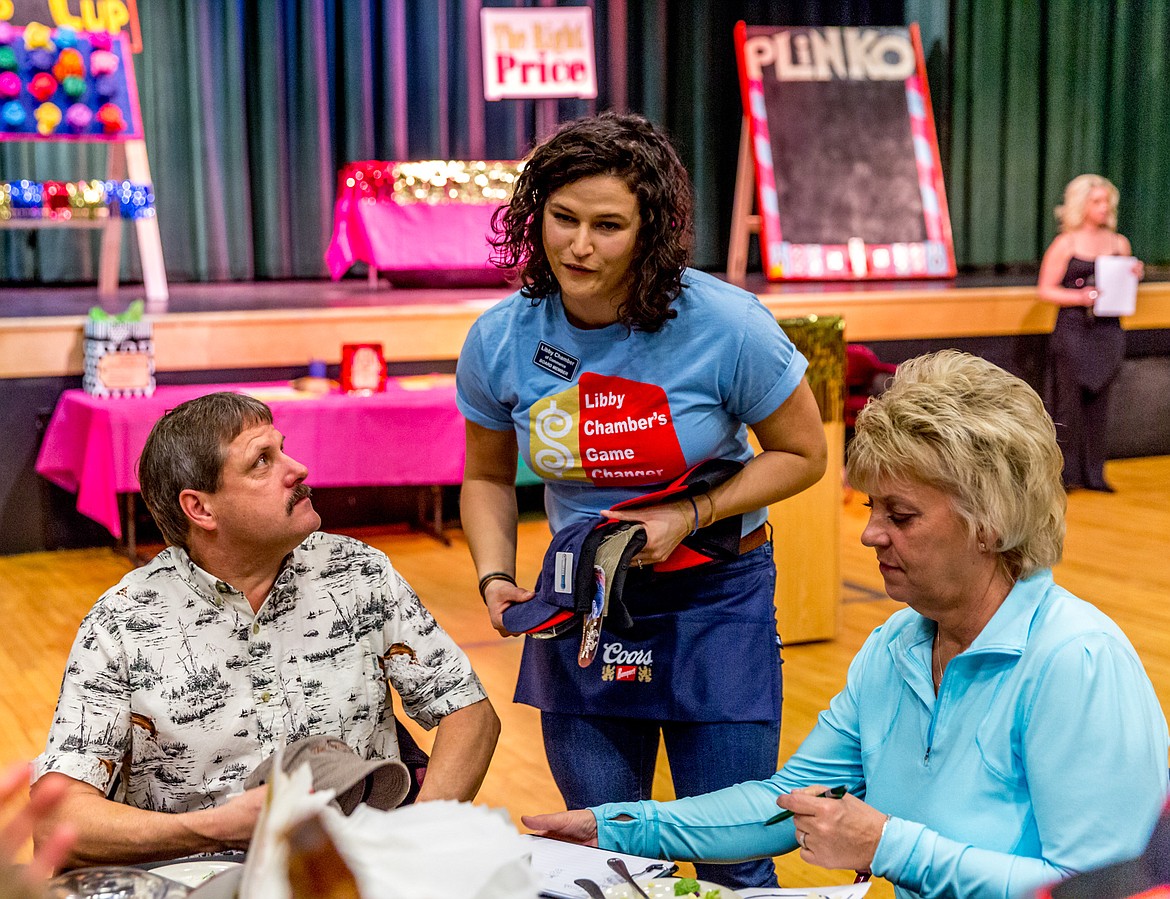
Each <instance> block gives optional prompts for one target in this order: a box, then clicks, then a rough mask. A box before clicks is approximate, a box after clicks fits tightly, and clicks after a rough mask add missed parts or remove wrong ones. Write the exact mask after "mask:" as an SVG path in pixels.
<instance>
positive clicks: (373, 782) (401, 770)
mask: <svg viewBox="0 0 1170 899" xmlns="http://www.w3.org/2000/svg"><path fill="white" fill-rule="evenodd" d="M276 755H277V754H276V753H274V754H273V755H271V756H269V757H268V758H267V759H265V760H264V761H263V762H261V763H260V767H258V768H257V769H256V770H255V771H253V772H252V773H251V775H249V777H248V779H247V780H246V781H244V787H245V788H246V789H251V788H252V787H259V786H261V785H263V784H266V783H268V780H269V778H270V777H271V776H272V765H273V762H274V760H275V758H276ZM306 763H307V764H308V766H309V769H310V770H311V771H312V772H313V789H314V790H333V791H334V793H335V799H334V801H335V802H336V803H337V805H338V806H339V807H340V808H341V810H342V812H344V813H345V814H347V815H348V814H351V813H352V812H353V810H354V809H355V808H357V807H358V806H359V805H360V804H361V803H363V802H364V803H366V804H367V805H370V806H372V807H374V808H379V809H392V808H397V807H398V806H399V805H401V804H402V800H403V799H405V798H406V794H407V793H409V792H410V772H409V771H408V770H407V768H406V765H404V764H403V763H402V762H401V761H400V760H399V759H368V760H367V759H363V758H361V757H360V756H358V754H357V753H356V752H354V751H353V749H351V748H350V746H349V744H348V743H346V742H345V741H344V740H339V739H338V738H336V737H325V736H315V737H305V738H304V739H301V740H297V741H295V742H293V743H289V744H288V745H287V746H285V747H284V753H283V756H282V760H281V765H280V767H281V770H282V771H284V772H286V773H288V772H291V771H295V770H296V769H297V768H299V767H300V766H301V765H303V764H306Z"/></svg>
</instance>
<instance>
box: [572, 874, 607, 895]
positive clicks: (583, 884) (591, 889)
mask: <svg viewBox="0 0 1170 899" xmlns="http://www.w3.org/2000/svg"><path fill="white" fill-rule="evenodd" d="M573 883H575V884H577V886H579V887H580V888H581V889H583V890H584V891H585V892H586V893H588V894H589V899H605V893H603V892H602V891H601V887H599V886H598V885H597V884H595V883H594V882H593V881H592V880H587V879H586V878H584V877H581V878H578V879H577V880H574V881H573Z"/></svg>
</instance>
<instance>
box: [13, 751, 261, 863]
mask: <svg viewBox="0 0 1170 899" xmlns="http://www.w3.org/2000/svg"><path fill="white" fill-rule="evenodd" d="M266 795H267V789H266V788H265V787H256V788H255V789H252V790H248V791H247V792H245V793H242V794H240V795H239V796H234V797H232V798H231V799H229V800H228V801H227V802H224V803H223V804H221V805H218V806H215V807H213V808H207V809H199V810H198V811H193V812H180V813H169V812H152V811H147V810H146V809H141V808H134V807H133V806H129V805H125V804H124V803H121V802H114V801H113V800H111V799H107V798H106V796H105V794H104V793H102V792H101V791H100V790H98V789H97V788H96V787H94V786H93V785H92V784H88V783H85V782H83V781H80V780H76V779H75V778H72V777H69V776H68V775H65V774H61V773H59V772H56V771H51V772H49V773H48V774H45V775H43V776H42V777H41V778H40V779H39V780H38V781H37V782H36V783H35V784H33V788H32V801H33V804H34V805H36V806H38V807H39V806H40V805H41V804H42V803H44V804H45V805H50V804H51V810H50V811H48V812H46V814H44V815H43V816H42V817H40V818H39V819H38V820H36V821H35V822H34V830H33V843H34V849H35V852H36V853H37V854H46V855H48V854H49V853H50V852H51V851H52V849H53V847H54V846H55V845H56V842H55V841H56V839H58V837H57V836H56V834H57V833H58V831H59V828H60V826H61V823H62V822H66V821H67V822H70V823H72V824H73V825H74V826H75V827H76V829H77V839H76V841H75V842H74V843H73V846H72V848H71V849H70V850H69V853H68V855H67V856H66V857H65V859H64V865H65V866H67V867H79V866H82V865H111V864H131V865H133V864H138V863H140V862H149V861H161V860H162V859H168V858H181V857H182V856H186V855H195V854H197V853H201V852H221V851H223V850H225V849H246V848H247V847H248V844H249V842H251V839H252V831H253V830H254V829H255V827H256V821H257V820H258V819H259V817H260V811H261V809H262V808H263V807H264V800H265V796H266Z"/></svg>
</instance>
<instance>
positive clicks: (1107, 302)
mask: <svg viewBox="0 0 1170 899" xmlns="http://www.w3.org/2000/svg"><path fill="white" fill-rule="evenodd" d="M1136 263H1137V259H1136V258H1135V257H1133V256H1098V257H1097V262H1096V264H1095V269H1096V271H1095V273H1094V278H1095V282H1096V283H1095V286H1096V288H1097V301H1096V302H1095V303H1094V304H1093V314H1094V315H1101V316H1116V315H1133V313H1134V310H1135V309H1137V286H1138V278H1137V275H1136V274H1135V273H1134V270H1133V269H1134V265H1135V264H1136Z"/></svg>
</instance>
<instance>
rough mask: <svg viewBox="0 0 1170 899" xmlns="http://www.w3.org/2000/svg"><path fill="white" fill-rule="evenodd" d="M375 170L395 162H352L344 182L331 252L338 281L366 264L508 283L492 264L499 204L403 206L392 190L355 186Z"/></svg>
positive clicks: (327, 259)
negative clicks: (359, 175) (358, 177)
mask: <svg viewBox="0 0 1170 899" xmlns="http://www.w3.org/2000/svg"><path fill="white" fill-rule="evenodd" d="M371 166H384V167H385V168H386V169H387V170H389V169H390V168H392V167H393V163H389V162H387V163H375V162H355V163H351V164H350V165H349V166H347V167H346V168H345V169H343V170H342V171H341V175H340V177H339V178H338V188H337V202H336V203H335V204H334V207H333V238H332V240H330V242H329V247H328V249H327V250H326V251H325V264H326V265H327V266H328V267H329V274H330V275H332V276H333V279H334V280H337V279H338V278H340V277H341V276H342V275H344V274H345V273H346V272H347V271H348V270H349V268H350V266H352V265H353V264H354V263H355V262H365V263H368V264H370V265H373V266H374V267H375V268H378V269H380V270H383V271H390V272H395V271H409V272H426V271H433V272H443V273H447V274H450V273H452V272H465V273H476V274H479V275H480V278H479V279H477V280H482V279H483V278H484V277H487V278H496V279H499V280H500V281H501V282H502V281H503V276H502V275H501V274H500V273H499V271H498V270H497V269H496V268H494V267H493V266H492V265H491V264H490V263H489V262H488V252H489V249H490V248H489V246H488V235H489V234H490V233H491V219H492V213H493V212H495V211H496V208H497V207H496V206H495V205H494V204H491V203H456V202H452V203H421V202H420V203H405V204H400V203H397V202H395V201H394V200H393V198H392V197H391V196H390V192H389V191H388V190H382V191H379V192H377V193H376V194H375V193H374V192H371V191H370V190H369V189H363V188H362V185H361V184H360V183H356V184H355V183H354V179H353V178H352V177H351V173H352V172H354V171H357V170H358V169H359V168H360V169H362V170H363V171H365V170H368V169H369V168H370V167H371ZM391 180H392V178H391Z"/></svg>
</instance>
